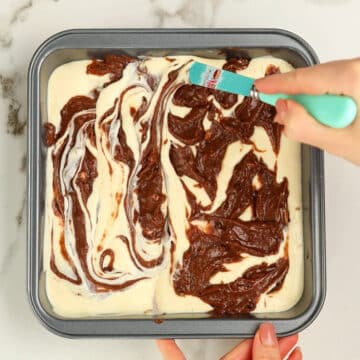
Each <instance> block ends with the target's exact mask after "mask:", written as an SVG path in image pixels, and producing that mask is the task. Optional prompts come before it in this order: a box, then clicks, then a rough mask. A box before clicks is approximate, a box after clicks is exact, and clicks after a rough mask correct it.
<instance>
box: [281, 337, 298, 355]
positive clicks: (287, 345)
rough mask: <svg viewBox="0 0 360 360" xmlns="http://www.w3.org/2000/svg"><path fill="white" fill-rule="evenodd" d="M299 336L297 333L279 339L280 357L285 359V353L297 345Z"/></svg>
mask: <svg viewBox="0 0 360 360" xmlns="http://www.w3.org/2000/svg"><path fill="white" fill-rule="evenodd" d="M298 339H299V336H298V335H297V334H295V335H291V336H286V337H283V338H281V339H279V340H278V341H279V348H280V357H281V359H283V358H284V357H285V355H287V353H288V352H289V351H290V350H291V349H292V348H293V347H294V346H295V344H296V343H297V342H298Z"/></svg>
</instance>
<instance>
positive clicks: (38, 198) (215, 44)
mask: <svg viewBox="0 0 360 360" xmlns="http://www.w3.org/2000/svg"><path fill="white" fill-rule="evenodd" d="M108 53H118V54H119V53H126V54H130V55H155V56H156V55H158V56H163V55H175V54H196V55H200V56H205V57H221V56H224V54H227V55H232V56H236V55H249V56H251V57H255V56H261V55H266V54H271V55H274V56H277V57H281V58H283V59H285V60H287V61H288V62H290V63H291V64H292V65H293V66H295V67H304V66H309V65H313V64H315V63H317V62H318V58H317V56H316V54H315V53H314V51H313V50H312V49H311V47H310V46H309V45H308V44H307V43H306V42H305V41H304V40H303V39H301V38H300V37H298V36H297V35H294V34H292V33H290V32H287V31H283V30H274V29H226V30H225V29H203V30H198V29H196V30H195V29H186V30H185V29H184V30H178V29H176V30H175V29H174V30H170V29H166V30H157V29H156V30H152V29H148V30H134V29H131V30H130V29H104V30H102V29H96V30H95V29H91V30H70V31H65V32H62V33H59V34H56V35H54V36H52V37H51V38H50V39H48V40H47V41H45V43H44V44H42V45H41V46H40V47H39V49H38V50H37V51H36V53H35V54H34V57H33V59H32V61H31V64H30V67H29V78H28V79H29V80H28V116H29V121H28V153H29V154H28V168H27V169H28V173H27V176H28V225H27V226H28V227H27V237H28V276H27V286H28V294H29V300H30V303H31V306H32V308H33V310H34V313H35V314H36V316H37V317H38V318H39V319H40V321H41V322H42V323H43V324H44V325H45V326H46V327H47V328H48V329H49V330H51V331H53V332H55V333H57V334H59V335H62V336H68V337H79V336H83V337H86V336H98V337H100V336H102V337H105V336H123V337H124V336H127V337H176V338H194V337H196V338H201V337H250V336H253V334H254V332H255V330H256V328H257V327H258V326H259V324H260V323H261V322H263V321H272V322H273V323H274V325H275V327H276V330H277V333H278V335H279V336H284V335H289V334H292V333H295V332H298V331H300V330H302V329H304V328H305V327H307V326H308V325H309V324H310V323H311V322H312V321H313V320H314V319H315V318H316V316H317V315H318V313H319V311H320V309H321V307H322V304H323V302H324V298H325V230H324V227H325V221H324V170H323V154H322V152H321V151H320V150H317V149H314V148H311V147H308V146H303V147H302V190H303V217H304V221H303V231H304V249H305V251H304V262H305V270H304V284H305V286H304V292H303V294H302V297H301V299H300V301H299V302H298V303H297V304H296V305H295V306H294V307H293V308H291V309H290V310H288V311H285V312H280V313H262V314H256V315H239V316H238V317H236V318H234V317H232V318H211V317H209V316H208V315H206V314H202V315H199V314H197V315H194V314H178V315H164V316H160V317H159V316H157V319H161V320H162V322H159V321H157V322H155V321H154V318H152V317H149V316H148V317H145V315H144V317H139V316H137V317H129V316H127V317H117V318H115V317H111V318H110V317H108V318H105V319H104V318H96V317H94V318H85V319H84V318H82V319H78V320H73V319H71V320H69V319H64V318H59V317H58V316H56V315H55V314H54V313H53V311H52V309H51V306H50V304H49V301H48V300H47V297H46V293H45V283H44V272H43V269H42V263H43V226H44V200H45V154H46V148H45V147H44V145H43V142H42V139H41V133H42V125H41V124H42V123H43V121H44V119H46V96H47V83H48V79H49V76H50V74H51V72H52V71H53V70H54V69H55V68H56V67H57V66H59V65H62V64H64V63H66V62H69V61H73V60H80V59H88V58H93V57H101V56H103V55H105V54H108ZM221 54H222V55H221Z"/></svg>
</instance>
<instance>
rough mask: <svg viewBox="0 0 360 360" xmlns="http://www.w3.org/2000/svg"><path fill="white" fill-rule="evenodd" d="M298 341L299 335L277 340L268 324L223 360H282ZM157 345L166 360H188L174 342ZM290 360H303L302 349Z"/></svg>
mask: <svg viewBox="0 0 360 360" xmlns="http://www.w3.org/2000/svg"><path fill="white" fill-rule="evenodd" d="M297 341H298V335H292V336H287V337H284V338H281V339H277V337H276V334H275V330H274V327H273V325H272V324H270V323H266V324H262V325H261V326H260V327H259V330H258V331H257V332H256V334H255V337H254V339H251V340H250V339H249V340H244V341H242V342H241V343H240V344H239V345H237V346H236V347H235V348H234V349H232V350H231V351H230V352H228V353H227V354H226V355H224V356H223V357H222V358H221V360H281V359H284V358H285V356H286V355H287V354H288V352H289V351H290V350H291V349H292V348H293V347H294V346H295V344H296V343H297ZM157 345H158V347H159V350H160V352H161V354H162V356H163V359H164V360H186V358H185V356H184V354H183V353H182V351H181V350H180V348H179V347H178V346H177V345H176V343H175V341H174V340H157ZM288 360H302V354H301V351H300V349H299V348H296V349H295V350H294V351H292V353H291V355H290V356H289V358H288Z"/></svg>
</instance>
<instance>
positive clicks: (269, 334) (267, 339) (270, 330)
mask: <svg viewBox="0 0 360 360" xmlns="http://www.w3.org/2000/svg"><path fill="white" fill-rule="evenodd" d="M259 335H260V341H261V343H262V344H263V345H264V346H275V345H276V344H277V338H276V334H275V329H274V327H273V326H272V324H270V323H266V324H261V325H260V329H259Z"/></svg>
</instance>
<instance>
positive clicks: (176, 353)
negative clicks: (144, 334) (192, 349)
mask: <svg viewBox="0 0 360 360" xmlns="http://www.w3.org/2000/svg"><path fill="white" fill-rule="evenodd" d="M156 344H157V346H158V348H159V350H160V352H161V355H162V357H163V359H164V360H186V359H185V356H184V354H183V353H182V351H181V350H180V348H179V347H178V346H177V345H176V343H175V340H156Z"/></svg>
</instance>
